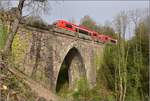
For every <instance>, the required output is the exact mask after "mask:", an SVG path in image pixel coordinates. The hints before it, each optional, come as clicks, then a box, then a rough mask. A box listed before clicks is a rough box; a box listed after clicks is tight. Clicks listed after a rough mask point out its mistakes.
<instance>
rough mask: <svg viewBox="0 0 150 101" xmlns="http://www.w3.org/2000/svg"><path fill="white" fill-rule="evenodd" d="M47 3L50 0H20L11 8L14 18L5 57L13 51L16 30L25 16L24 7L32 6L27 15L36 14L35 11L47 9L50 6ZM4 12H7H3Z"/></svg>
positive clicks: (4, 50) (5, 47)
mask: <svg viewBox="0 0 150 101" xmlns="http://www.w3.org/2000/svg"><path fill="white" fill-rule="evenodd" d="M1 3H2V2H1ZM47 5H48V0H18V5H17V7H13V8H11V11H12V12H11V14H10V12H9V15H13V16H12V17H13V18H14V19H13V20H12V21H11V25H10V26H11V27H10V31H9V33H8V38H7V40H6V44H5V46H4V49H3V54H4V56H5V58H7V56H8V55H9V54H10V52H11V46H12V42H13V40H14V37H15V35H16V32H17V30H18V27H19V23H20V21H21V20H22V19H23V17H24V16H23V13H24V9H26V8H30V9H31V8H32V10H31V11H30V12H28V14H26V15H25V16H27V15H29V14H34V12H39V11H41V12H43V11H46V8H47V7H48V6H47ZM3 14H6V13H3ZM14 15H15V16H14Z"/></svg>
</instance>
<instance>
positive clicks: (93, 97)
mask: <svg viewBox="0 0 150 101" xmlns="http://www.w3.org/2000/svg"><path fill="white" fill-rule="evenodd" d="M33 19H34V18H32V17H31V18H28V19H26V20H33ZM120 19H121V21H122V22H123V23H120V22H121V21H120ZM149 19H150V18H149V16H146V17H145V18H143V19H142V20H140V22H139V23H136V24H137V25H136V28H135V31H134V33H133V35H134V36H133V37H131V38H130V39H128V40H127V39H125V34H126V33H125V30H126V27H127V22H128V16H127V15H126V13H125V12H122V13H120V14H119V15H118V16H117V19H116V22H117V23H116V24H115V25H116V27H117V28H116V29H117V32H115V30H114V28H112V27H111V26H109V25H107V24H106V25H104V26H100V25H97V24H96V22H95V21H94V20H93V19H92V18H90V16H85V17H84V18H83V19H82V20H81V25H83V26H86V27H88V28H90V29H93V30H95V31H98V32H100V33H104V34H105V33H106V34H107V35H110V36H111V37H113V38H116V39H118V44H117V45H110V44H107V45H106V46H105V49H104V50H103V53H104V54H103V56H102V55H100V54H95V57H94V60H95V61H94V63H95V66H96V68H97V84H96V87H94V88H92V89H90V87H89V85H88V83H87V81H86V79H85V78H80V80H79V81H78V82H77V87H76V88H75V89H74V90H69V89H68V88H69V84H68V82H69V80H68V79H69V78H68V75H66V74H68V67H67V68H66V66H64V65H63V66H62V68H61V71H62V72H61V74H59V76H60V78H59V79H60V80H59V82H58V87H57V93H58V95H59V96H61V97H63V98H65V99H70V101H101V100H102V101H103V100H106V101H148V100H149V89H148V88H149V33H150V30H149V23H148V22H149ZM34 20H35V21H33V22H30V21H29V22H28V23H27V25H31V26H35V27H39V28H41V27H46V25H45V24H44V23H43V22H42V20H41V19H39V18H37V19H34ZM118 26H123V27H118ZM7 33H8V28H6V27H5V26H4V25H3V24H1V23H0V50H1V49H3V48H4V46H5V42H6V39H7ZM31 35H32V34H31V33H26V35H25V36H26V37H21V36H23V35H21V36H20V35H19V34H16V35H15V38H14V40H13V43H12V50H11V53H12V54H11V59H12V60H11V61H9V60H8V61H7V62H10V63H9V65H11V66H14V67H16V68H20V67H21V68H23V69H24V67H23V66H22V65H20V64H19V63H20V62H23V61H24V58H25V54H26V52H27V49H28V47H29V44H30V43H28V42H29V39H30V38H31V37H32V36H31ZM32 48H35V46H33V47H32ZM35 50H36V49H35ZM35 50H33V51H35ZM33 61H34V60H33ZM33 61H30V62H33ZM38 62H39V61H38ZM37 64H38V63H37ZM0 65H1V64H0ZM33 65H34V64H33ZM36 68H37V67H36ZM41 71H42V70H41ZM36 73H37V74H36V75H34V77H33V78H34V79H37V81H39V82H40V81H41V80H42V79H43V80H45V81H48V80H47V79H45V78H46V77H45V75H43V74H44V71H42V72H39V71H36ZM0 76H1V77H2V79H3V80H2V85H3V89H2V90H1V91H2V99H7V100H12V101H13V100H14V101H15V100H18V99H23V101H25V100H29V101H35V97H36V95H35V94H34V93H33V92H31V89H30V88H29V87H28V86H27V85H26V84H24V82H23V81H21V80H19V79H18V78H17V77H16V76H14V75H13V74H12V73H10V72H8V71H6V70H5V69H4V70H3V69H2V71H0ZM60 88H62V89H60ZM31 95H32V96H31ZM18 101H19V100H18Z"/></svg>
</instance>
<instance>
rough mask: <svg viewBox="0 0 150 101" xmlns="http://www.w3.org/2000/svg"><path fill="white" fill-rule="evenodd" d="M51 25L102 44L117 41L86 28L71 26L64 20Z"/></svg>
mask: <svg viewBox="0 0 150 101" xmlns="http://www.w3.org/2000/svg"><path fill="white" fill-rule="evenodd" d="M53 25H55V26H57V27H59V28H63V29H67V30H69V31H73V32H79V33H81V34H84V35H87V36H90V37H91V38H92V39H93V40H95V41H100V42H102V43H106V42H111V43H114V44H116V43H117V40H115V39H113V38H111V37H109V36H107V35H103V34H99V33H98V32H96V31H92V30H89V29H88V28H86V27H84V26H78V25H75V24H72V23H70V22H68V21H65V20H57V21H56V22H54V23H53Z"/></svg>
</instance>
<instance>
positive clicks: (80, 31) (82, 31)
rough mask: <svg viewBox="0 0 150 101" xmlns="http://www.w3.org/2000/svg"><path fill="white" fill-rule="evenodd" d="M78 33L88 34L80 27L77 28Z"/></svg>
mask: <svg viewBox="0 0 150 101" xmlns="http://www.w3.org/2000/svg"><path fill="white" fill-rule="evenodd" d="M79 33H82V34H86V35H88V32H87V31H84V30H82V29H79Z"/></svg>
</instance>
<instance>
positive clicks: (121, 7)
mask: <svg viewBox="0 0 150 101" xmlns="http://www.w3.org/2000/svg"><path fill="white" fill-rule="evenodd" d="M14 1H15V0H14ZM56 1H57V2H56ZM49 2H50V6H51V9H50V13H51V14H47V15H42V18H43V19H44V20H45V21H46V22H47V23H48V24H51V23H52V22H54V21H56V20H58V19H64V20H71V19H72V18H73V19H75V21H76V24H79V23H80V20H81V18H83V17H84V16H85V15H89V16H90V17H92V19H93V20H94V21H96V23H97V24H100V25H104V24H105V22H106V21H109V22H112V21H113V18H114V17H115V16H116V15H117V14H118V13H119V12H120V11H129V10H135V9H145V8H149V4H150V1H149V0H141V1H139V0H138V1H130V0H129V1H128V0H124V1H121V0H120V1H119V0H118V1H111V0H108V1H98V0H97V1H96V0H94V1H92V0H91V1H90V0H87V1H86V0H84V1H80V0H77V1H75V0H72V1H71V0H66V1H65V0H62V1H61V0H49ZM16 4H17V3H16V2H14V3H13V5H16ZM131 28H132V30H128V32H126V33H127V34H126V36H127V38H129V37H130V35H128V34H129V33H133V31H134V27H133V26H132V25H131ZM129 31H130V32H129ZM132 35H133V34H132ZM132 35H131V36H132Z"/></svg>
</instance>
